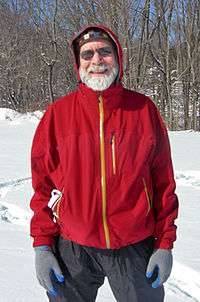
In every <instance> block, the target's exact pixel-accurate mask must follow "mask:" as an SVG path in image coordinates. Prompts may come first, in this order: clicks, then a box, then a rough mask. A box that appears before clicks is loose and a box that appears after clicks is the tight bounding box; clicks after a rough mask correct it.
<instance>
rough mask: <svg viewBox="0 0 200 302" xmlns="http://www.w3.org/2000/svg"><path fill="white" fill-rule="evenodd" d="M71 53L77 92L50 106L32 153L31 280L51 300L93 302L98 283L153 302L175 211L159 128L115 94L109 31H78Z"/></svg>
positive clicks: (118, 90)
mask: <svg viewBox="0 0 200 302" xmlns="http://www.w3.org/2000/svg"><path fill="white" fill-rule="evenodd" d="M72 49H73V53H74V57H75V62H76V63H75V67H76V71H77V75H78V79H79V82H80V84H79V87H78V89H77V90H76V91H75V92H73V93H71V94H69V95H67V96H65V97H63V98H61V99H60V100H58V101H56V102H55V103H54V104H52V105H50V106H49V108H48V109H47V111H46V113H45V114H44V116H43V118H42V120H41V122H40V124H39V126H38V128H37V130H36V133H35V137H34V140H33V146H32V180H33V188H34V190H35V194H34V196H33V198H32V200H31V208H32V210H33V211H34V216H33V218H32V221H31V235H32V237H33V238H34V244H33V246H34V249H35V255H36V258H35V263H36V273H37V277H38V280H39V282H40V284H41V285H42V286H43V287H44V288H45V289H46V291H47V295H48V297H49V301H52V302H61V301H62V302H65V301H70V302H92V301H95V299H96V295H97V291H98V288H99V287H100V286H101V285H102V284H103V282H104V278H105V276H107V277H108V281H109V283H110V286H111V289H112V291H113V294H114V296H115V298H116V300H117V301H119V302H130V301H131V302H148V301H149V302H150V301H151V302H152V301H154V302H161V301H163V299H164V289H163V283H164V282H165V281H166V280H167V278H168V277H169V275H170V272H171V268H172V253H171V249H172V247H173V242H174V241H175V239H176V226H175V225H174V220H175V219H176V217H177V209H178V202H177V197H176V195H175V193H174V191H175V182H174V176H173V168H172V162H171V155H170V147H169V141H168V136H167V131H166V128H165V126H164V124H163V121H162V119H161V117H160V115H159V113H158V110H157V109H156V107H155V105H154V104H153V102H152V101H151V100H150V99H149V98H147V97H146V96H144V95H142V94H139V93H136V92H133V91H130V90H127V89H125V88H124V87H123V86H122V84H121V80H122V75H123V68H122V50H121V46H120V44H119V42H118V40H117V38H116V36H115V34H114V33H113V32H111V30H109V29H108V28H106V27H104V26H98V25H96V26H89V27H86V28H84V29H83V30H82V31H81V32H80V33H79V34H78V35H76V37H75V38H74V39H73V42H72ZM50 195H51V198H50Z"/></svg>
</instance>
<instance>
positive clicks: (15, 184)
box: [0, 109, 200, 302]
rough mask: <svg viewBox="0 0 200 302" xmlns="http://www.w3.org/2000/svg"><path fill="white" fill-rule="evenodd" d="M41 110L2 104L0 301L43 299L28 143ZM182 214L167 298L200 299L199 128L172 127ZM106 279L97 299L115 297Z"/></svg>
mask: <svg viewBox="0 0 200 302" xmlns="http://www.w3.org/2000/svg"><path fill="white" fill-rule="evenodd" d="M40 116H41V113H40V112H36V113H34V114H27V115H21V114H18V113H16V112H13V111H11V110H7V109H0V142H1V143H0V144H1V151H0V238H1V244H0V302H18V301H19V302H25V301H26V302H44V301H47V298H46V295H45V292H44V290H43V289H42V288H41V287H40V286H39V285H38V282H37V280H36V277H35V271H34V254H33V250H32V241H31V239H30V237H29V221H30V217H31V211H30V209H29V201H30V197H31V195H32V189H31V178H30V175H31V174H30V163H29V162H30V161H29V156H30V147H31V141H32V137H33V133H34V130H35V128H36V126H37V123H38V121H39V117H40ZM169 135H170V141H171V147H172V156H173V161H174V168H175V175H176V180H177V194H178V196H179V201H180V213H179V218H178V220H177V225H178V239H177V241H176V243H175V248H174V266H173V270H172V274H171V277H170V278H169V280H168V282H167V283H166V285H165V289H166V298H165V301H166V302H175V301H176V302H177V301H179V302H189V301H195V302H197V301H199V302H200V254H199V251H200V236H199V229H200V219H199V215H200V160H199V154H200V133H195V132H192V131H182V132H170V133H169ZM114 301H115V299H114V297H113V295H112V293H111V290H110V288H109V285H108V282H107V280H106V281H105V283H104V285H103V286H102V287H101V288H100V290H99V293H98V297H97V302H114Z"/></svg>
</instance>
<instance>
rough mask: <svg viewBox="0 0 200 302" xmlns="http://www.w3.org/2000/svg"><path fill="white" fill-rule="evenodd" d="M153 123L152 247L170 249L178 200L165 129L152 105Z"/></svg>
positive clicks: (174, 232)
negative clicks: (153, 217) (153, 227)
mask: <svg viewBox="0 0 200 302" xmlns="http://www.w3.org/2000/svg"><path fill="white" fill-rule="evenodd" d="M153 111H154V112H153V121H154V129H155V131H156V137H157V139H156V148H155V154H154V158H153V162H152V167H151V174H152V183H153V207H154V215H155V222H156V223H155V229H154V237H155V238H156V241H155V248H161V249H171V248H173V242H174V241H175V240H176V225H175V223H174V222H175V219H176V218H177V215H178V198H177V196H176V194H175V188H176V184H175V180H174V173H173V166H172V159H171V150H170V143H169V138H168V133H167V129H166V127H165V125H164V122H163V120H162V118H161V116H160V113H159V112H158V109H157V108H156V107H155V106H153Z"/></svg>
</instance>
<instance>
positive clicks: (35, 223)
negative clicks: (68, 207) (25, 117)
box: [30, 106, 59, 246]
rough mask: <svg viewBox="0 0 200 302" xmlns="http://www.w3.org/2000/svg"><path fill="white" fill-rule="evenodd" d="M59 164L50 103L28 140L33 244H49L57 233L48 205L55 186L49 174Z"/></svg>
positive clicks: (57, 228)
mask: <svg viewBox="0 0 200 302" xmlns="http://www.w3.org/2000/svg"><path fill="white" fill-rule="evenodd" d="M58 165H59V155H58V151H57V143H56V138H55V127H54V117H53V110H52V106H49V108H48V109H47V111H46V112H45V114H44V116H43V118H42V119H41V121H40V123H39V125H38V127H37V129H36V132H35V135H34V138H33V143H32V149H31V172H32V186H33V189H34V195H33V197H32V199H31V203H30V207H31V209H32V210H33V212H34V213H33V217H32V219H31V225H30V231H31V236H32V237H33V239H34V242H33V246H38V245H52V244H53V242H54V237H55V236H56V235H57V234H58V233H59V226H58V224H57V223H55V222H54V221H53V215H52V211H51V209H50V208H48V201H49V199H50V195H51V191H52V190H53V189H54V188H55V184H54V181H53V179H52V175H53V174H54V172H55V170H56V169H57V167H58Z"/></svg>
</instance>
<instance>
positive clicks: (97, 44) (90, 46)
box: [80, 40, 113, 52]
mask: <svg viewBox="0 0 200 302" xmlns="http://www.w3.org/2000/svg"><path fill="white" fill-rule="evenodd" d="M108 46H109V47H111V49H112V50H113V46H112V44H111V43H110V42H109V41H106V40H97V41H90V42H87V43H85V44H84V45H82V46H81V48H80V52H81V51H84V50H88V49H97V48H101V47H108Z"/></svg>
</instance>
